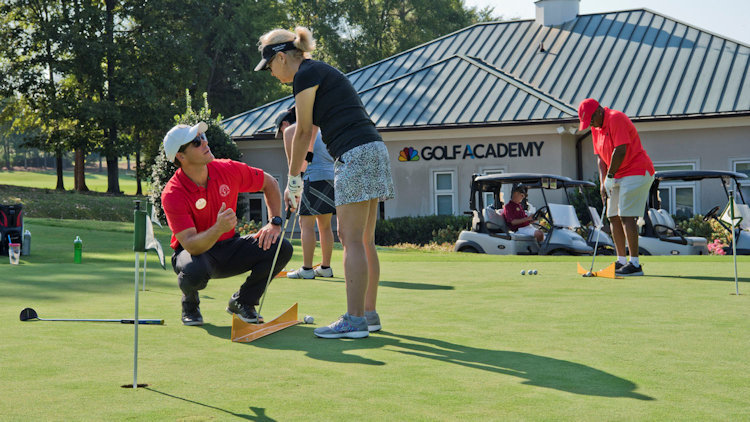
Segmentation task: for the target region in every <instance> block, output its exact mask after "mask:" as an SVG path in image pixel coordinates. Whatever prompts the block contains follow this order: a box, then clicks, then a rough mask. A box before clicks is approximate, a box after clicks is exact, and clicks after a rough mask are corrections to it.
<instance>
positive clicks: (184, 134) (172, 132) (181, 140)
mask: <svg viewBox="0 0 750 422" xmlns="http://www.w3.org/2000/svg"><path fill="white" fill-rule="evenodd" d="M207 130H208V125H207V124H205V123H203V122H200V123H198V124H197V125H195V126H192V127H190V126H188V125H177V126H175V127H173V128H172V129H169V132H167V135H166V136H164V154H166V156H167V160H169V161H174V156H175V155H177V151H179V150H180V147H181V146H183V145H185V144H187V143H188V142H190V141H192V140H193V139H195V137H196V136H198V132H200V133H206V131H207Z"/></svg>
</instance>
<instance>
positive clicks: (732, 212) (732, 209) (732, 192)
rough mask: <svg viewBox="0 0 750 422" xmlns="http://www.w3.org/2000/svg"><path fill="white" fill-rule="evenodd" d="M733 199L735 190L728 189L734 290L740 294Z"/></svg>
mask: <svg viewBox="0 0 750 422" xmlns="http://www.w3.org/2000/svg"><path fill="white" fill-rule="evenodd" d="M734 201H735V191H729V216H730V218H731V219H732V256H733V258H734V292H735V294H737V296H739V295H740V286H739V283H738V282H737V237H738V236H737V233H735V230H734V227H735V219H734Z"/></svg>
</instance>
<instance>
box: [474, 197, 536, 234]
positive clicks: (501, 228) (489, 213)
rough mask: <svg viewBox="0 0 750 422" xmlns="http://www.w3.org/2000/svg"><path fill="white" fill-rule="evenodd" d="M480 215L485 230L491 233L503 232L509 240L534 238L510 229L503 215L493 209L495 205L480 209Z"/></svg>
mask: <svg viewBox="0 0 750 422" xmlns="http://www.w3.org/2000/svg"><path fill="white" fill-rule="evenodd" d="M482 217H484V224H485V227H487V231H489V232H490V233H491V234H505V235H508V236H510V239H511V240H534V236H529V235H526V234H521V233H516V232H513V231H510V229H509V228H508V223H507V222H506V221H505V217H503V216H502V214H499V213H498V212H497V211H496V210H495V207H493V206H491V205H490V206H488V207H485V208H484V210H482Z"/></svg>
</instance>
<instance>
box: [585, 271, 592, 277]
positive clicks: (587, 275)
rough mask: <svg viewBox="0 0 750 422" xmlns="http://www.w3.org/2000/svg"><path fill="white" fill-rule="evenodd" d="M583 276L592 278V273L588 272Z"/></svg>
mask: <svg viewBox="0 0 750 422" xmlns="http://www.w3.org/2000/svg"><path fill="white" fill-rule="evenodd" d="M583 276H584V277H593V276H594V274H593V273H592V272H591V271H589V272H587V273H586V274H584V275H583Z"/></svg>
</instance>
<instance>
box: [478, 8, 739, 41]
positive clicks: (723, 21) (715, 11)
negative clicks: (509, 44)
mask: <svg viewBox="0 0 750 422" xmlns="http://www.w3.org/2000/svg"><path fill="white" fill-rule="evenodd" d="M464 3H465V4H466V5H467V6H469V7H473V6H477V7H480V8H482V7H485V6H491V7H494V8H495V11H494V13H493V15H494V16H502V17H503V19H510V18H522V19H533V18H534V13H535V10H536V9H535V6H534V0H464ZM640 8H648V9H651V10H653V11H655V12H659V13H661V14H663V15H666V16H669V17H671V18H674V19H677V20H679V21H682V22H685V23H687V24H690V25H693V26H696V27H698V28H700V29H705V30H708V31H710V32H714V33H716V34H718V35H722V36H725V37H728V38H731V39H734V40H736V41H740V42H742V43H744V44H746V45H750V22H748V19H749V18H750V0H710V1H706V0H658V1H655V0H651V1H643V0H581V3H580V8H579V13H580V14H582V15H584V14H589V13H599V12H612V11H617V10H628V9H640Z"/></svg>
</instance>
